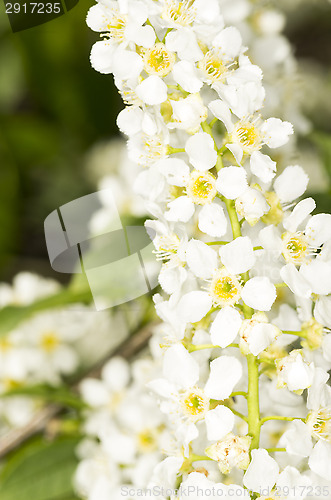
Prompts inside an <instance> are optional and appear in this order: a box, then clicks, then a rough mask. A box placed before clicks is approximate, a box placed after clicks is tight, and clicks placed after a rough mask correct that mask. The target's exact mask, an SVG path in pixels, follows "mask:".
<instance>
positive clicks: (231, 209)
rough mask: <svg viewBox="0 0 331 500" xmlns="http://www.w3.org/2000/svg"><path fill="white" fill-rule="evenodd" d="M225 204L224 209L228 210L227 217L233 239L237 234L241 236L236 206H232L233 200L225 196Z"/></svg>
mask: <svg viewBox="0 0 331 500" xmlns="http://www.w3.org/2000/svg"><path fill="white" fill-rule="evenodd" d="M225 205H226V209H227V211H228V214H229V218H230V223H231V227H232V234H233V239H236V238H238V237H239V236H241V228H240V224H239V220H238V215H237V212H236V208H235V206H234V201H233V200H228V199H227V198H225Z"/></svg>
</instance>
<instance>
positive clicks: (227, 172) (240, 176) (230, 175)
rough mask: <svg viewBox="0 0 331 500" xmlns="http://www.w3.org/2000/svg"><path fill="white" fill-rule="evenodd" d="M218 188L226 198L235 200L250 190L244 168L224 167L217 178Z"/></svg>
mask: <svg viewBox="0 0 331 500" xmlns="http://www.w3.org/2000/svg"><path fill="white" fill-rule="evenodd" d="M216 188H217V191H219V192H220V193H221V194H222V195H223V196H225V198H228V199H230V200H235V199H236V198H238V196H241V195H242V194H244V193H245V191H246V190H247V188H248V183H247V173H246V170H245V169H244V168H242V167H233V166H231V167H224V168H222V169H221V170H220V171H219V173H218V177H217V181H216Z"/></svg>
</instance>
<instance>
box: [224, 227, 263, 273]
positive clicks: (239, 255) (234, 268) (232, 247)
mask: <svg viewBox="0 0 331 500" xmlns="http://www.w3.org/2000/svg"><path fill="white" fill-rule="evenodd" d="M219 252H220V256H221V260H222V263H223V265H224V266H225V267H226V268H227V269H228V270H229V271H230V273H233V274H241V273H245V272H246V271H248V270H249V269H251V268H252V267H253V266H254V264H255V260H256V259H255V255H254V250H253V245H252V242H251V240H250V239H249V237H248V236H240V237H238V238H236V239H235V240H234V241H232V242H231V243H228V244H227V245H224V246H222V247H221V248H220V250H219Z"/></svg>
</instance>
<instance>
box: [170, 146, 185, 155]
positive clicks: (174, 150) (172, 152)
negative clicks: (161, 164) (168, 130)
mask: <svg viewBox="0 0 331 500" xmlns="http://www.w3.org/2000/svg"><path fill="white" fill-rule="evenodd" d="M175 153H185V149H184V148H173V147H171V146H168V154H169V155H172V154H175Z"/></svg>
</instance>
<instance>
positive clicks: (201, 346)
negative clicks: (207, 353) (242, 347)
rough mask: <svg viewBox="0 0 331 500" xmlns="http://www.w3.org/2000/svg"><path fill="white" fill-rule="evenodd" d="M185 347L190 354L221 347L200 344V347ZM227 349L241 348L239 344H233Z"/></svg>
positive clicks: (187, 345) (191, 345)
mask: <svg viewBox="0 0 331 500" xmlns="http://www.w3.org/2000/svg"><path fill="white" fill-rule="evenodd" d="M185 347H186V349H187V350H188V352H195V351H202V350H203V349H215V348H220V346H219V345H214V344H200V345H194V344H185ZM226 347H238V348H239V344H235V343H232V344H229V345H228V346H226Z"/></svg>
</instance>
